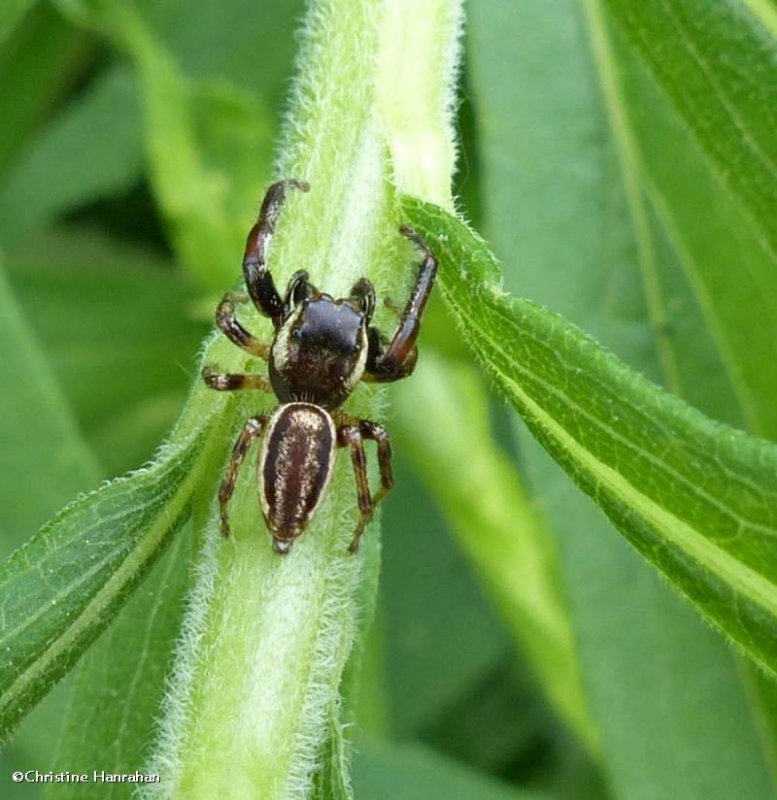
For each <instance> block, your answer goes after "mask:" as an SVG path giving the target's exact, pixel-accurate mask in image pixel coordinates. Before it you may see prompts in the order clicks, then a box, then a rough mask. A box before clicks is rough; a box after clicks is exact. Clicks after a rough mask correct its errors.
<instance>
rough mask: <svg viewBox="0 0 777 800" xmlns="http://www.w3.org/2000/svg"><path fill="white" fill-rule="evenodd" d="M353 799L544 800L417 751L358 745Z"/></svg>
mask: <svg viewBox="0 0 777 800" xmlns="http://www.w3.org/2000/svg"><path fill="white" fill-rule="evenodd" d="M353 782H354V790H355V795H356V797H364V798H372V797H374V798H379V797H380V798H383V797H386V798H389V797H390V798H391V800H472V799H473V798H477V800H543V798H547V797H548V796H547V795H546V794H545V793H543V792H540V791H531V790H526V789H515V788H513V787H510V786H507V785H506V784H502V783H500V782H499V781H497V780H495V779H494V778H492V777H490V776H487V775H484V774H482V773H478V772H476V771H475V770H473V769H471V768H469V767H466V766H465V765H463V764H459V763H457V762H455V761H453V760H451V759H449V758H446V757H445V756H442V755H440V754H439V753H435V752H434V751H433V750H429V749H428V748H425V747H422V746H421V745H390V744H386V743H381V744H377V743H369V742H360V743H359V748H358V752H357V754H356V756H355V757H354V775H353Z"/></svg>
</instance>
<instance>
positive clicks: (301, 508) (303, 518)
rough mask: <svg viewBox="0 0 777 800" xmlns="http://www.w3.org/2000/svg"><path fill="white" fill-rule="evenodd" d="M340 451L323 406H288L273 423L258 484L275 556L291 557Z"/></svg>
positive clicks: (275, 415) (279, 410)
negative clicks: (288, 553)
mask: <svg viewBox="0 0 777 800" xmlns="http://www.w3.org/2000/svg"><path fill="white" fill-rule="evenodd" d="M336 446H337V433H336V431H335V425H334V422H333V420H332V417H331V416H329V414H328V413H327V412H326V411H325V410H324V409H323V408H321V407H320V406H315V405H313V404H311V403H285V404H284V405H281V406H278V408H277V409H276V410H275V411H274V412H273V414H272V416H271V417H270V419H269V421H268V423H267V430H266V432H265V436H264V442H263V443H262V452H261V455H260V457H259V462H258V463H259V475H258V479H259V487H260V492H261V500H262V512H263V513H264V518H265V521H266V522H267V527H268V528H269V529H270V532H271V533H272V535H273V537H274V543H273V544H274V547H275V549H276V551H277V552H279V553H286V552H288V550H289V548H290V547H291V543H292V541H293V540H294V539H295V538H296V537H297V536H299V535H300V534H301V533H302V532H303V531H304V530H305V528H306V527H307V526H308V524H309V522H310V520H311V518H312V516H313V514H314V513H315V510H316V509H317V508H318V506H319V503H320V502H321V498H322V497H323V495H324V492H325V491H326V488H327V486H328V485H329V479H330V478H331V476H332V467H333V465H334V458H335V448H336Z"/></svg>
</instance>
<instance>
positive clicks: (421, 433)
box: [394, 351, 597, 751]
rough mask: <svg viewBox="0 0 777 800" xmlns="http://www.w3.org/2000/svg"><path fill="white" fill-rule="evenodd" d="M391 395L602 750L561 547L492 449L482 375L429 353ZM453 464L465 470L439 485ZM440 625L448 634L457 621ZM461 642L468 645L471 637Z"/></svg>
mask: <svg viewBox="0 0 777 800" xmlns="http://www.w3.org/2000/svg"><path fill="white" fill-rule="evenodd" d="M394 397H395V406H396V409H397V416H398V422H399V423H400V424H401V426H402V427H401V428H400V429H399V430H400V432H401V434H402V436H401V445H402V449H403V451H405V452H407V453H408V454H409V455H410V457H411V458H412V459H413V462H414V465H415V467H416V469H417V470H418V471H419V473H420V474H421V475H423V476H424V478H425V480H426V482H427V484H428V486H429V487H430V490H431V491H432V492H433V493H434V495H435V497H436V499H437V502H438V504H439V506H440V508H441V509H442V510H443V513H444V514H445V516H446V518H447V519H448V520H449V522H450V525H451V528H452V530H453V531H454V533H455V534H456V536H457V538H458V540H459V542H460V544H461V546H462V547H463V549H464V551H465V552H466V553H467V555H468V556H469V557H470V559H471V560H472V562H473V564H474V566H475V568H476V570H477V571H478V573H479V575H480V577H481V580H482V583H483V586H484V589H485V591H486V592H487V593H488V594H489V595H490V596H491V599H492V601H493V603H494V605H495V606H496V608H497V609H498V611H499V612H500V613H501V615H502V617H503V618H504V620H505V621H506V622H507V624H508V625H509V628H510V631H511V633H512V634H513V636H514V637H515V639H516V641H517V642H518V644H519V645H520V648H521V651H522V652H523V653H524V655H525V657H526V659H527V661H528V662H529V663H530V664H531V666H532V669H533V670H534V673H535V675H536V676H537V679H538V680H539V682H540V684H541V685H542V687H543V689H544V690H545V692H546V694H547V695H548V697H549V698H550V701H551V702H552V703H553V704H554V705H555V707H556V709H557V710H558V712H559V713H560V714H561V716H562V717H563V718H564V719H565V720H566V721H567V722H568V723H569V724H570V725H571V727H572V728H573V729H574V731H575V732H576V733H577V735H578V736H579V737H580V738H581V740H582V741H584V742H585V743H586V745H587V746H588V747H589V748H590V749H591V750H592V751H596V749H597V742H596V739H597V735H596V732H595V730H594V728H593V724H592V722H591V720H590V717H589V715H588V709H587V700H586V697H585V695H584V692H583V684H582V679H581V674H580V671H579V664H578V657H577V652H576V649H575V642H574V637H573V634H572V628H571V625H570V619H569V611H568V609H567V607H566V602H565V598H564V595H563V591H562V588H561V586H562V584H561V575H560V571H559V564H558V554H557V552H556V549H555V543H554V541H553V539H552V538H551V537H550V534H549V532H548V531H547V530H546V529H545V528H544V527H543V525H542V523H541V520H540V519H539V517H538V515H537V514H536V511H535V510H534V509H533V508H532V507H531V505H530V503H529V500H528V498H527V497H526V494H525V492H524V490H523V487H522V486H521V483H520V480H519V478H518V475H517V473H516V470H515V468H514V467H513V466H512V464H511V463H510V461H509V458H508V457H507V455H506V453H503V452H500V451H499V449H498V447H497V445H496V442H495V439H494V435H493V433H492V430H491V424H490V419H489V415H488V406H487V403H486V395H485V392H484V389H483V383H482V379H481V377H480V376H479V375H478V374H477V372H476V371H475V370H474V369H473V368H472V367H471V366H470V365H468V364H466V363H461V362H459V363H455V362H454V363H451V362H450V361H448V362H442V361H441V360H440V359H439V358H438V357H436V356H435V354H434V353H430V352H428V351H425V352H424V360H423V363H422V364H421V365H419V367H418V369H417V370H416V373H415V375H414V378H413V381H412V382H410V381H408V382H407V383H406V384H404V385H401V386H398V387H397V389H396V391H395V393H394ZM430 419H434V420H435V424H434V425H430V424H429V420H430ZM450 464H458V465H459V467H458V468H457V469H456V470H455V471H454V472H452V473H451V474H448V475H447V479H446V480H444V481H440V479H439V476H440V475H444V474H447V473H448V469H447V467H448V465H450ZM424 546H426V545H424ZM412 561H413V563H416V561H417V559H413V560H412ZM441 627H442V628H443V630H445V631H446V636H447V637H450V636H451V635H452V634H451V632H450V631H451V629H452V628H453V626H452V625H444V626H441ZM461 628H462V631H466V632H467V633H466V636H467V637H468V639H470V640H472V639H473V638H474V637H475V636H476V634H475V633H474V631H478V635H482V633H481V629H482V626H476V625H472V624H462V625H461ZM459 647H460V648H461V649H462V650H464V651H465V652H466V651H467V650H468V645H467V644H465V643H460V645H459ZM475 650H476V651H478V650H482V648H479V647H475ZM453 657H454V656H453V653H451V654H449V656H448V658H453ZM456 658H457V660H459V661H460V660H461V656H458V657H456ZM441 672H442V670H441ZM447 672H450V669H449V670H447ZM440 680H441V678H440V677H435V681H436V682H440ZM414 705H417V704H414Z"/></svg>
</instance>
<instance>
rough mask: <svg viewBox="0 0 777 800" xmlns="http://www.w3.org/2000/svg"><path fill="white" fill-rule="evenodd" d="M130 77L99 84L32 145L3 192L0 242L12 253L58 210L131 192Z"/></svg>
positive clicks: (133, 128) (119, 75)
mask: <svg viewBox="0 0 777 800" xmlns="http://www.w3.org/2000/svg"><path fill="white" fill-rule="evenodd" d="M140 143H141V127H140V120H139V114H138V111H137V101H136V99H135V95H134V92H133V86H132V80H131V77H130V75H129V72H128V70H126V69H121V70H117V71H116V72H114V73H110V74H109V75H108V76H106V77H102V78H100V79H98V81H97V84H96V85H95V86H94V87H93V88H92V90H91V92H89V94H87V95H86V96H85V97H84V98H83V99H81V100H80V101H77V102H74V103H73V104H72V105H70V106H68V108H67V109H66V110H65V111H64V112H63V113H62V115H61V117H60V118H59V119H58V121H57V124H56V125H52V126H50V127H49V128H47V129H46V130H44V131H42V132H41V134H40V135H39V136H38V137H36V138H35V140H34V141H33V142H32V143H31V144H30V146H29V148H28V150H27V152H26V153H25V154H24V157H23V158H20V159H19V160H18V161H17V163H16V164H15V165H14V167H13V168H12V169H10V171H9V174H8V176H7V178H6V180H5V181H4V182H3V185H2V186H1V187H0V236H1V237H2V242H3V244H4V245H5V246H8V247H10V246H12V245H15V244H17V243H18V242H19V241H20V240H22V239H23V237H24V236H25V235H29V234H30V232H31V231H34V230H35V229H36V228H43V227H45V226H46V225H47V224H49V223H50V222H51V221H52V220H53V219H55V218H56V216H58V215H59V214H61V213H62V212H63V211H67V210H70V209H72V208H75V207H77V206H79V205H81V204H84V203H87V202H90V201H94V200H98V199H101V198H103V197H106V196H107V195H109V194H111V193H113V192H116V191H122V190H126V189H127V188H129V186H130V185H131V184H132V182H133V181H135V180H136V179H137V177H138V175H139V173H140V167H141V164H142V152H141V149H140Z"/></svg>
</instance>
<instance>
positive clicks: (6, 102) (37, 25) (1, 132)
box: [0, 3, 89, 174]
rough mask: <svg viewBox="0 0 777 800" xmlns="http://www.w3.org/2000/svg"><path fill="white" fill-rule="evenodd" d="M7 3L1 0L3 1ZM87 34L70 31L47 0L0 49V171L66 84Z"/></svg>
mask: <svg viewBox="0 0 777 800" xmlns="http://www.w3.org/2000/svg"><path fill="white" fill-rule="evenodd" d="M5 5H6V6H7V4H5ZM0 38H2V37H1V36H0ZM88 54H89V44H88V39H87V37H86V36H85V35H84V34H82V33H80V32H77V31H74V30H73V28H72V27H71V26H69V25H68V24H67V23H66V22H64V20H63V19H62V18H61V16H60V15H59V14H57V13H56V11H55V10H54V9H52V8H51V7H50V6H49V5H48V4H42V3H39V4H38V5H37V6H36V7H35V8H34V9H32V11H31V12H30V13H29V14H28V15H27V16H26V18H25V19H24V21H23V23H22V24H21V25H19V26H18V28H17V29H16V30H15V31H14V33H13V35H12V36H11V38H10V39H9V40H8V41H7V42H5V43H4V44H3V45H2V49H0V85H1V86H2V87H3V92H2V94H1V95H0V119H2V120H3V125H2V127H0V174H3V173H4V172H5V170H6V169H7V168H8V165H9V164H10V163H12V160H13V157H14V156H15V155H16V153H17V152H18V151H19V150H21V149H23V148H24V147H25V145H27V143H28V140H29V137H30V134H31V133H32V132H33V131H35V130H36V129H37V128H38V127H39V126H40V125H41V123H42V120H43V118H44V117H45V115H46V113H47V111H49V108H50V106H52V105H53V104H54V103H55V102H56V101H57V100H58V99H59V98H60V96H61V95H62V94H63V93H64V92H66V91H67V89H68V88H70V84H71V83H72V82H73V80H74V78H75V76H76V75H75V74H76V73H77V71H78V68H79V67H81V65H82V62H83V60H84V56H87V55H88Z"/></svg>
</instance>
